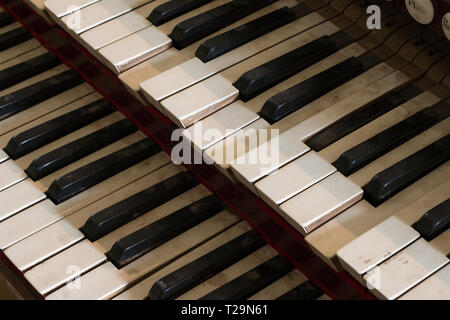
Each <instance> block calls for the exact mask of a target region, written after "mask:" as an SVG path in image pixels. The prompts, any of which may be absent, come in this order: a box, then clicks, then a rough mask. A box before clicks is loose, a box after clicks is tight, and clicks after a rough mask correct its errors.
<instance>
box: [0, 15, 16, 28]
mask: <svg viewBox="0 0 450 320" xmlns="http://www.w3.org/2000/svg"><path fill="white" fill-rule="evenodd" d="M13 22H14V19H13V18H12V17H11V16H10V15H9V14H8V13H7V12H6V11H2V12H0V28H3V27H6V26H7V25H10V24H11V23H13Z"/></svg>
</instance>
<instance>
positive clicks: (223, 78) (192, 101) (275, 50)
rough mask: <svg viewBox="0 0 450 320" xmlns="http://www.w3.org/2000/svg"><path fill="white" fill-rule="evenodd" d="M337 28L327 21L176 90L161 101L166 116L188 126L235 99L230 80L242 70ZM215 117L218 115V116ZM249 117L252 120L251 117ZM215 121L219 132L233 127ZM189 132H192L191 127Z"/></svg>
mask: <svg viewBox="0 0 450 320" xmlns="http://www.w3.org/2000/svg"><path fill="white" fill-rule="evenodd" d="M338 30H339V29H338V28H337V27H336V26H335V25H334V24H333V23H331V22H329V21H327V22H325V23H323V24H320V25H318V26H316V27H314V28H312V29H310V30H308V31H305V32H304V33H301V34H299V35H297V36H295V37H292V38H290V39H288V40H286V41H284V42H282V43H280V44H278V45H276V46H274V47H272V48H269V49H267V50H266V51H263V52H261V53H259V54H257V55H256V56H253V57H250V58H249V59H247V60H244V61H243V62H240V63H238V64H236V65H234V66H232V67H230V68H228V69H226V70H224V71H222V72H220V73H218V74H216V75H214V76H212V77H210V78H208V79H206V80H203V81H201V82H199V83H197V84H195V85H193V86H191V87H189V88H187V89H185V90H183V91H181V92H178V93H177V94H175V95H173V96H171V97H169V98H167V99H165V100H163V101H162V102H161V105H162V107H163V109H164V111H165V113H166V114H167V115H168V116H169V118H170V119H171V120H172V121H173V122H175V123H176V124H177V125H178V126H179V127H183V128H186V127H189V126H191V125H192V124H193V123H195V122H197V121H199V120H201V119H202V118H205V117H207V116H209V115H210V114H212V113H213V112H216V111H217V110H220V109H222V108H223V107H225V106H226V105H228V104H231V103H232V102H234V101H235V100H237V99H238V97H239V90H238V89H236V88H235V87H234V86H233V83H234V82H235V81H237V80H238V79H239V77H240V76H241V75H242V74H244V73H245V72H247V71H249V70H251V69H253V68H255V67H258V66H260V65H262V64H264V63H265V62H267V61H270V60H271V59H274V58H276V57H279V56H282V55H284V54H285V53H287V52H290V51H292V50H294V49H296V48H299V47H301V46H302V45H305V44H307V43H309V42H311V41H313V40H316V39H318V38H320V37H321V36H324V35H331V34H333V33H335V32H337V31H338ZM216 118H218V119H221V117H220V116H218V117H216ZM225 119H226V118H225ZM252 120H254V117H253V118H252ZM244 123H245V122H244ZM245 124H247V123H245ZM215 125H216V126H214V128H216V129H218V130H221V131H223V133H222V132H221V133H222V134H225V131H226V129H230V128H233V126H232V124H231V123H230V124H228V123H220V122H219V123H216V124H215ZM189 133H192V130H191V132H189ZM214 142H217V141H210V142H208V143H206V144H205V145H201V146H198V148H199V150H203V149H205V148H206V147H208V146H210V145H211V144H212V143H214Z"/></svg>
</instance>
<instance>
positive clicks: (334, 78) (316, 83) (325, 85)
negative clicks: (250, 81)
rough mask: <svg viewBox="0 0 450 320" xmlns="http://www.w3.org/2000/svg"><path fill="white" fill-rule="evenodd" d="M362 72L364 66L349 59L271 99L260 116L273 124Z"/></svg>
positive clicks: (354, 59)
mask: <svg viewBox="0 0 450 320" xmlns="http://www.w3.org/2000/svg"><path fill="white" fill-rule="evenodd" d="M363 71H364V65H363V63H362V62H361V60H360V59H359V58H355V57H352V58H349V59H347V60H345V61H343V62H341V63H339V64H337V65H336V66H334V67H331V68H330V69H328V70H325V71H323V72H321V73H319V74H317V75H315V76H314V77H312V78H310V79H307V80H305V81H303V82H301V83H299V84H297V85H295V86H293V87H291V88H289V89H287V90H285V91H283V92H281V93H279V94H277V95H275V96H273V97H271V98H270V99H269V100H267V102H266V103H265V104H264V106H263V107H262V109H261V112H260V115H261V116H262V117H263V118H264V119H265V120H267V121H268V122H269V123H275V122H277V121H279V120H281V119H282V118H284V117H286V116H287V115H289V114H291V113H292V112H294V111H297V110H298V109H300V108H302V107H304V106H305V105H307V104H308V103H310V102H312V101H314V100H316V99H317V98H319V97H321V96H322V95H324V94H326V93H328V92H330V91H331V90H333V89H335V88H337V87H339V86H340V85H342V84H344V83H345V82H347V81H348V80H350V79H352V78H354V77H356V76H357V75H359V74H361V73H362V72H363Z"/></svg>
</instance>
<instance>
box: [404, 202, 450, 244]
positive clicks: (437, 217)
mask: <svg viewBox="0 0 450 320" xmlns="http://www.w3.org/2000/svg"><path fill="white" fill-rule="evenodd" d="M449 227H450V198H449V199H447V200H445V201H444V202H442V203H441V204H439V205H438V206H436V207H434V208H433V209H431V210H430V211H428V212H427V213H425V214H424V215H423V217H422V218H420V219H419V220H418V221H417V222H416V223H414V224H413V228H414V229H416V230H417V231H418V232H419V233H420V235H421V236H422V237H423V238H425V239H426V240H427V241H431V240H433V239H434V238H436V237H437V236H438V235H440V234H441V233H443V232H444V231H446V230H447V229H448V228H449Z"/></svg>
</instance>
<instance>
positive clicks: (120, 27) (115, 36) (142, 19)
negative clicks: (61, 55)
mask: <svg viewBox="0 0 450 320" xmlns="http://www.w3.org/2000/svg"><path fill="white" fill-rule="evenodd" d="M162 1H164V0H159V1H158V0H157V1H152V2H150V3H148V4H146V5H144V6H142V7H139V8H137V9H135V10H133V11H131V12H129V13H127V14H124V15H123V16H120V17H118V18H116V19H113V20H110V21H108V22H106V23H103V24H101V25H99V26H97V27H95V28H92V29H90V30H88V31H86V32H83V33H82V34H81V35H80V38H81V41H83V42H84V44H86V46H87V47H88V48H92V49H94V50H98V49H100V48H102V47H104V46H106V45H108V44H110V43H112V42H114V41H117V40H119V39H122V38H124V37H126V36H128V35H130V34H133V33H135V32H137V31H139V30H142V29H144V28H146V27H148V26H150V22H149V21H148V20H147V19H146V17H147V16H148V14H149V12H151V11H152V9H153V8H154V7H156V6H157V5H158V4H160V3H161V2H162Z"/></svg>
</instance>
